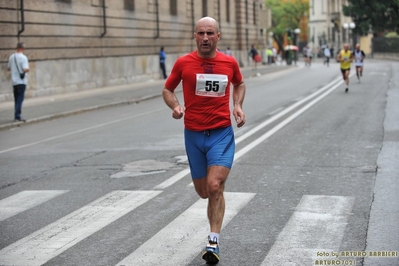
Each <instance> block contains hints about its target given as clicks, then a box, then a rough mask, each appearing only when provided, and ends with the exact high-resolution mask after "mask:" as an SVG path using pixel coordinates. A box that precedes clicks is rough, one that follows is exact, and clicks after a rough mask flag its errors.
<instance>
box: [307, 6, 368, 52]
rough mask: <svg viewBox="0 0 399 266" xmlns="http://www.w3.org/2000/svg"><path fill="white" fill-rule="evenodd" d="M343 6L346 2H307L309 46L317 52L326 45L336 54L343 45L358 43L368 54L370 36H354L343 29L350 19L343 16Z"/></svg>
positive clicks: (346, 29)
mask: <svg viewBox="0 0 399 266" xmlns="http://www.w3.org/2000/svg"><path fill="white" fill-rule="evenodd" d="M343 5H348V1H347V0H310V1H309V6H310V7H309V8H310V10H309V37H310V39H309V46H310V47H312V48H313V51H315V52H317V51H318V50H319V49H320V48H321V47H323V46H324V45H328V46H329V47H332V48H334V51H335V52H338V51H339V50H340V49H342V47H343V45H344V44H345V43H349V44H351V45H352V46H353V45H354V44H356V43H357V42H359V43H360V46H361V48H362V50H364V52H365V53H366V54H369V53H370V52H371V49H370V45H371V38H372V36H371V35H369V36H356V35H354V34H352V30H351V29H350V28H345V27H344V25H345V24H350V23H351V22H352V19H351V18H350V17H347V16H344V14H343V11H342V6H343ZM355 26H356V25H355ZM335 52H334V53H335Z"/></svg>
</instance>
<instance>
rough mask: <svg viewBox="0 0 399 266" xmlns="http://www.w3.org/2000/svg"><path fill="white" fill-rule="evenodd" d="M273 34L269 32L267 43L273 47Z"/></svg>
mask: <svg viewBox="0 0 399 266" xmlns="http://www.w3.org/2000/svg"><path fill="white" fill-rule="evenodd" d="M273 34H274V33H273V32H272V31H270V32H269V43H270V46H273Z"/></svg>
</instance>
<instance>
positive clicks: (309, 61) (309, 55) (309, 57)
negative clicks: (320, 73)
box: [305, 45, 313, 67]
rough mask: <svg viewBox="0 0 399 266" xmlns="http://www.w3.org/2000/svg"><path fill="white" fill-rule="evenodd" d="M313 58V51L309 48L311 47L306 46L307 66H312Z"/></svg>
mask: <svg viewBox="0 0 399 266" xmlns="http://www.w3.org/2000/svg"><path fill="white" fill-rule="evenodd" d="M312 57H313V51H312V49H311V48H310V47H309V45H307V46H306V59H305V60H306V61H305V66H308V67H310V66H311V65H312Z"/></svg>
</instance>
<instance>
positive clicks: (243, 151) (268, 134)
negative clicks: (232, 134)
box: [154, 74, 354, 189]
mask: <svg viewBox="0 0 399 266" xmlns="http://www.w3.org/2000/svg"><path fill="white" fill-rule="evenodd" d="M353 75H354V74H352V75H351V76H353ZM342 83H343V81H342V78H336V79H335V80H333V81H332V82H330V83H329V84H327V85H326V86H324V87H323V88H321V89H320V90H318V91H316V92H315V93H312V94H311V95H309V96H307V97H306V98H304V99H302V100H301V101H299V102H296V103H295V104H293V105H291V106H290V107H288V108H287V109H285V110H284V111H282V112H280V113H278V114H277V115H276V116H273V117H271V118H270V119H267V120H266V121H264V122H263V123H261V124H259V125H258V126H256V127H254V128H253V129H251V130H249V131H248V132H246V133H245V134H243V135H242V136H240V137H239V138H237V139H236V144H238V143H240V142H241V141H243V140H245V139H246V138H248V137H250V136H252V135H253V134H255V133H256V132H258V131H259V130H261V129H262V128H264V127H266V126H267V125H269V124H271V123H273V122H274V121H276V120H277V119H279V118H280V117H282V116H284V115H286V114H287V113H289V112H290V111H292V110H293V109H295V108H296V107H298V106H299V105H301V104H303V103H304V102H306V101H308V100H309V99H312V98H314V97H315V96H317V95H319V94H321V93H323V92H324V93H323V94H322V95H321V96H319V97H318V98H316V99H315V100H313V101H312V102H310V103H308V104H307V105H306V106H304V107H302V108H301V109H299V110H298V111H297V112H295V113H294V114H292V115H291V116H289V117H288V118H287V119H285V120H283V121H282V122H281V123H280V124H278V125H277V126H275V127H274V128H272V129H271V130H269V131H268V132H266V133H265V134H264V135H262V136H261V137H259V138H258V139H256V140H254V141H253V142H251V143H250V144H248V145H247V146H245V147H244V148H242V149H241V150H239V151H237V152H236V153H235V155H234V161H235V160H237V159H238V158H240V157H241V156H243V155H244V154H246V153H247V152H249V151H250V150H252V149H253V148H255V147H256V146H257V145H259V144H260V143H262V142H263V141H265V140H266V139H268V138H269V137H271V136H272V135H273V134H274V133H276V132H277V131H279V130H280V129H281V128H283V127H284V126H286V125H287V124H288V123H289V122H291V121H292V120H294V119H295V118H296V117H298V116H299V115H301V114H302V113H303V112H305V111H306V110H307V109H309V108H310V107H312V106H313V105H314V104H316V103H317V102H318V101H320V100H321V99H323V98H324V97H326V96H327V95H328V94H330V93H331V92H332V91H333V90H335V89H336V88H337V87H338V86H339V85H341V84H342ZM331 86H332V87H331ZM330 87H331V88H330ZM186 170H187V169H186ZM183 171H185V170H183ZM183 171H181V172H180V173H177V174H176V175H174V176H173V177H171V178H169V179H167V180H166V181H164V182H163V183H162V184H163V185H162V188H166V187H167V186H170V185H172V184H174V183H175V182H177V181H179V180H180V179H181V178H183V177H185V176H186V175H187V174H188V173H189V172H190V171H189V169H188V172H187V173H186V174H184V175H183ZM189 186H192V184H189ZM155 188H157V187H155ZM155 188H154V189H155Z"/></svg>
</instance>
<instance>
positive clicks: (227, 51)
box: [225, 47, 233, 56]
mask: <svg viewBox="0 0 399 266" xmlns="http://www.w3.org/2000/svg"><path fill="white" fill-rule="evenodd" d="M225 54H226V55H228V56H233V55H232V53H231V50H230V47H227V49H226V52H225Z"/></svg>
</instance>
